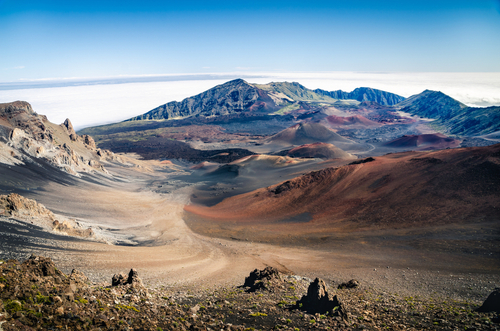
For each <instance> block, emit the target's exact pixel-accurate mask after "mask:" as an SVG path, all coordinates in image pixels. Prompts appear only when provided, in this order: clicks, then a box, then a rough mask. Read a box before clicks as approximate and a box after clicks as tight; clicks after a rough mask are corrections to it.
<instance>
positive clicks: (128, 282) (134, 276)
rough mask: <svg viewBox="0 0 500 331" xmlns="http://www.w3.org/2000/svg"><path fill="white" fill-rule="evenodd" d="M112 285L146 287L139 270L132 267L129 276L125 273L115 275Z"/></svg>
mask: <svg viewBox="0 0 500 331" xmlns="http://www.w3.org/2000/svg"><path fill="white" fill-rule="evenodd" d="M111 286H130V287H133V288H144V285H143V284H142V280H141V279H140V278H139V274H138V272H137V270H135V269H130V271H129V273H128V276H126V275H125V274H123V273H119V274H115V275H113V278H112V279H111Z"/></svg>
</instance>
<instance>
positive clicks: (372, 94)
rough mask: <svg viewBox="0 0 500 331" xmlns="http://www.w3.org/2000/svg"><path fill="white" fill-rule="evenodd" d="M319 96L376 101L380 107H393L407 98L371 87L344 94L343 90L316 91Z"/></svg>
mask: <svg viewBox="0 0 500 331" xmlns="http://www.w3.org/2000/svg"><path fill="white" fill-rule="evenodd" d="M314 92H316V93H317V94H319V95H323V96H328V97H330V98H333V99H339V100H348V99H349V100H357V101H374V102H376V103H378V104H380V105H384V106H393V105H395V104H397V103H400V102H401V101H403V100H404V99H405V98H404V97H402V96H400V95H397V94H394V93H390V92H386V91H381V90H377V89H373V88H370V87H358V88H356V89H354V90H353V91H352V92H344V91H342V90H337V91H331V92H329V91H325V90H322V89H316V90H314Z"/></svg>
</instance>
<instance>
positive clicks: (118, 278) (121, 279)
mask: <svg viewBox="0 0 500 331" xmlns="http://www.w3.org/2000/svg"><path fill="white" fill-rule="evenodd" d="M120 285H127V276H125V275H124V274H122V273H120V274H114V275H113V278H111V286H120Z"/></svg>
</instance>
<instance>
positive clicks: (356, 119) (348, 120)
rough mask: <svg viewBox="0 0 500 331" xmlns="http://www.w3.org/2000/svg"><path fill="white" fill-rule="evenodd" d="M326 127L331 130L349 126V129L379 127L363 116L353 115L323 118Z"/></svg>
mask: <svg viewBox="0 0 500 331" xmlns="http://www.w3.org/2000/svg"><path fill="white" fill-rule="evenodd" d="M325 120H326V122H327V123H328V125H329V126H330V127H332V128H336V127H342V126H350V127H367V126H380V124H379V123H377V122H374V121H370V120H369V119H367V118H366V117H364V116H361V115H354V116H347V117H342V116H335V115H330V116H328V117H326V118H325Z"/></svg>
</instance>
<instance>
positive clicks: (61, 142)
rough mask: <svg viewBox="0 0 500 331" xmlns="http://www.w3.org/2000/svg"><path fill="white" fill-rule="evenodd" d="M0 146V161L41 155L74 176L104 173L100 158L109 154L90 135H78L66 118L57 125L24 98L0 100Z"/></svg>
mask: <svg viewBox="0 0 500 331" xmlns="http://www.w3.org/2000/svg"><path fill="white" fill-rule="evenodd" d="M0 146H1V147H2V148H0V162H2V163H6V164H9V165H18V164H24V163H25V162H35V163H36V162H37V159H44V160H46V161H48V162H49V163H50V164H52V165H53V166H55V167H57V168H59V169H61V170H63V171H65V172H67V173H69V174H72V175H75V176H80V174H79V173H80V172H95V171H98V172H101V173H106V174H107V171H106V169H105V168H104V166H103V165H102V163H101V162H100V161H101V160H107V159H108V158H109V155H106V156H105V157H103V156H102V154H104V153H102V152H100V150H98V149H97V148H96V145H95V141H94V140H93V139H92V138H91V137H90V136H87V135H84V136H78V135H77V134H76V133H75V130H74V128H73V125H72V124H71V121H70V120H69V119H66V120H65V121H64V123H63V124H61V125H59V126H57V125H55V124H53V123H50V122H49V121H48V120H47V118H46V117H45V116H42V115H38V114H36V113H35V112H34V111H33V109H32V108H31V105H30V104H29V103H27V102H24V101H16V102H12V103H7V104H0ZM100 154H101V155H100Z"/></svg>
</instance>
